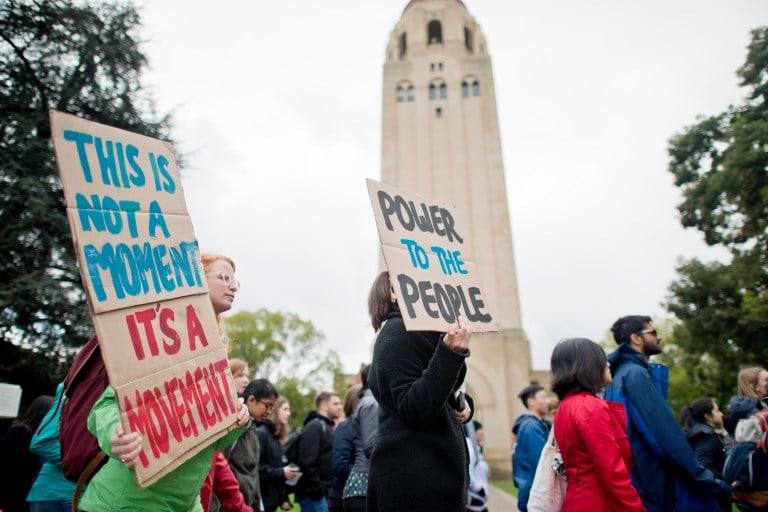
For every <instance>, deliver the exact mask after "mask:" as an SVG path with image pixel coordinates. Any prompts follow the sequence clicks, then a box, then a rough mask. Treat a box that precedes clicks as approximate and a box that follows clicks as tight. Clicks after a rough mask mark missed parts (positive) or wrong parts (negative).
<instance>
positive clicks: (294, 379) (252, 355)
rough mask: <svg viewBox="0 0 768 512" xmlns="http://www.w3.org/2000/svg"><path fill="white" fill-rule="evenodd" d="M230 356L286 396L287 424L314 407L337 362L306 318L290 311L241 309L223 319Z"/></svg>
mask: <svg viewBox="0 0 768 512" xmlns="http://www.w3.org/2000/svg"><path fill="white" fill-rule="evenodd" d="M226 326H227V338H228V341H229V346H230V353H229V355H230V356H231V357H239V358H240V359H243V360H244V361H246V362H247V363H248V368H249V370H250V375H251V377H252V378H266V379H269V380H270V381H271V382H273V383H274V384H275V386H276V387H277V389H278V392H279V393H280V394H281V395H284V396H285V397H286V398H288V400H289V402H290V403H291V408H292V409H293V412H294V416H293V417H292V423H294V424H295V425H297V424H300V423H301V420H303V418H304V416H303V415H304V413H306V412H307V411H309V410H310V409H312V408H314V397H315V395H316V394H317V392H319V391H322V390H328V389H332V388H333V386H334V382H335V376H336V375H337V374H339V373H341V363H340V361H339V356H338V354H336V352H335V351H333V350H330V349H328V348H327V346H326V340H325V336H324V335H323V333H322V332H320V331H318V330H317V329H316V328H315V326H314V325H312V322H310V321H308V320H303V319H301V318H300V317H299V316H298V315H296V314H295V313H283V312H279V311H268V310H266V309H264V308H262V309H259V310H258V311H253V312H248V311H243V312H239V313H236V314H234V315H232V316H230V317H228V318H227V319H226Z"/></svg>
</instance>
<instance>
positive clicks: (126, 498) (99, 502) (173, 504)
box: [79, 386, 246, 512]
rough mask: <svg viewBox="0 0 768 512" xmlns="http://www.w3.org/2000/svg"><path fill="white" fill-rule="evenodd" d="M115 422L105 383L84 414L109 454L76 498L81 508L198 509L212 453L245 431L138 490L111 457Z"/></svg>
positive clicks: (172, 511) (235, 432)
mask: <svg viewBox="0 0 768 512" xmlns="http://www.w3.org/2000/svg"><path fill="white" fill-rule="evenodd" d="M119 422H120V413H119V411H118V408H117V402H116V398H115V390H114V389H113V388H112V386H109V387H108V388H107V389H106V390H104V393H102V395H101V397H99V399H98V400H97V401H96V404H94V406H93V409H91V413H90V414H89V415H88V430H90V431H91V433H92V434H93V435H95V436H96V437H97V438H98V440H99V445H100V446H101V449H102V450H104V451H105V452H106V453H107V455H109V461H108V462H107V464H106V465H105V466H104V467H102V468H101V469H100V470H99V471H98V472H97V473H96V475H95V476H94V477H93V479H92V480H91V482H90V483H89V484H88V488H87V489H86V491H85V494H84V495H83V498H82V499H81V500H80V504H79V507H80V509H81V510H84V511H87V512H102V511H105V512H106V511H113V510H123V511H137V512H138V511H153V512H154V511H158V512H160V511H168V512H202V510H203V508H202V506H201V505H200V487H201V486H202V485H203V480H205V476H206V475H207V474H208V470H209V469H210V467H211V461H212V460H213V452H214V451H215V450H217V449H221V448H223V447H224V446H227V445H228V444H231V443H232V442H234V441H235V439H237V438H238V437H240V436H241V435H242V434H243V432H245V430H246V429H245V428H236V429H234V430H232V431H231V432H229V433H227V435H225V436H224V437H222V438H220V439H218V440H216V441H215V442H214V443H213V444H210V445H208V446H206V447H205V448H203V449H202V450H201V451H200V452H199V453H197V454H196V455H194V456H193V457H192V458H190V459H189V460H188V461H186V462H185V463H184V464H182V465H181V466H179V467H178V468H176V469H175V470H173V471H171V472H170V473H168V474H167V475H165V476H164V477H163V478H161V479H160V480H158V481H157V482H155V483H154V484H152V485H150V486H149V487H147V488H146V489H141V488H139V486H138V484H137V483H136V477H135V475H134V472H133V470H132V469H128V468H126V467H125V465H124V464H123V463H122V462H120V459H118V458H115V457H114V456H112V452H111V443H110V438H111V437H112V436H113V435H114V433H115V428H116V427H117V425H118V423H119Z"/></svg>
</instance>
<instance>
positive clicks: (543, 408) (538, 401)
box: [528, 389, 549, 416]
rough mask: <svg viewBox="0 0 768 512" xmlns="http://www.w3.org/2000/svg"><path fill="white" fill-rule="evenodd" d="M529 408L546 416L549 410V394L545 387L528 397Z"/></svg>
mask: <svg viewBox="0 0 768 512" xmlns="http://www.w3.org/2000/svg"><path fill="white" fill-rule="evenodd" d="M528 408H529V409H531V408H532V409H533V412H535V413H537V414H538V415H539V416H544V415H545V414H547V413H548V412H549V395H548V394H547V391H546V390H544V389H540V390H538V391H537V392H536V394H535V395H533V396H532V397H530V398H529V399H528Z"/></svg>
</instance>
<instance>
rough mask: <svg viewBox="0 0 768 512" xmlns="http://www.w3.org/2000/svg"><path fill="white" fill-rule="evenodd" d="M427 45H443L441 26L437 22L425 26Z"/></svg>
mask: <svg viewBox="0 0 768 512" xmlns="http://www.w3.org/2000/svg"><path fill="white" fill-rule="evenodd" d="M427 44H443V25H442V24H441V23H440V22H439V21H437V20H432V21H430V22H429V24H428V25H427Z"/></svg>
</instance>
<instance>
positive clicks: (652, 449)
mask: <svg viewBox="0 0 768 512" xmlns="http://www.w3.org/2000/svg"><path fill="white" fill-rule="evenodd" d="M611 331H612V334H613V337H614V339H615V341H616V343H617V345H618V348H617V349H616V350H615V351H614V352H612V353H611V354H609V355H608V356H607V357H606V354H605V351H604V350H603V349H602V347H600V346H599V345H598V344H596V343H594V342H593V341H590V340H588V339H583V338H573V339H567V340H563V341H561V342H560V343H558V345H557V346H556V347H555V349H554V351H553V353H552V358H551V361H550V364H551V370H552V390H553V391H554V392H555V394H556V395H557V398H558V405H557V411H556V413H555V414H554V415H552V414H551V412H552V411H551V410H548V409H547V406H546V404H547V394H546V391H545V390H544V389H543V388H542V387H541V386H538V385H531V386H528V387H527V388H525V389H524V390H523V391H522V392H521V393H520V398H521V399H522V401H523V404H524V405H525V406H526V409H527V411H526V413H525V414H523V415H522V416H521V417H520V418H518V420H517V421H516V422H515V426H514V427H513V436H514V439H515V443H514V447H513V471H514V482H515V485H516V486H517V487H518V489H519V495H518V509H519V510H521V511H526V510H528V495H529V493H530V492H531V488H532V487H536V486H537V482H536V481H535V479H534V476H536V475H538V474H537V473H536V469H537V466H538V464H539V462H540V459H539V457H540V456H541V454H542V453H544V452H543V447H544V444H545V443H546V442H547V435H548V432H549V430H550V429H553V432H554V436H553V437H554V440H555V442H556V446H557V448H558V450H559V453H560V454H561V456H562V464H563V466H564V471H565V475H566V477H567V487H566V492H565V495H564V499H563V503H562V510H569V511H579V510H584V511H587V510H647V511H652V512H662V511H681V512H682V511H704V512H708V511H711V512H717V511H719V510H723V511H730V510H731V506H732V502H734V503H735V506H736V507H738V508H739V510H743V511H751V510H763V509H764V507H766V506H768V492H766V491H768V487H766V488H762V487H759V486H758V485H755V482H756V481H757V479H756V478H751V477H742V476H741V475H739V474H738V468H739V466H740V464H743V460H742V459H743V458H744V454H745V453H750V450H752V451H754V449H755V448H756V447H758V446H760V447H762V446H765V443H766V433H765V428H764V427H760V425H765V424H766V423H767V422H768V410H765V411H763V409H765V408H766V407H765V406H766V404H768V370H766V369H764V368H760V367H753V368H746V369H743V370H741V372H739V374H738V377H737V379H738V395H737V396H735V397H733V398H732V399H731V400H730V402H729V405H728V407H727V409H726V411H725V412H722V411H720V408H719V406H718V404H717V401H716V400H714V399H712V398H709V397H704V398H701V399H698V400H695V401H694V402H692V403H691V404H689V405H687V406H685V407H684V408H683V409H682V411H680V422H678V421H677V419H676V418H675V415H674V413H673V412H672V410H671V408H670V407H669V405H668V403H667V389H668V373H667V368H666V367H665V366H663V365H660V364H657V363H653V362H651V361H650V357H651V356H653V355H655V354H659V353H660V352H661V336H659V334H658V332H657V331H656V329H655V328H654V327H653V325H652V323H651V318H650V317H647V316H638V315H632V316H625V317H622V318H620V319H618V320H617V321H616V322H615V323H614V324H613V326H612V328H611ZM757 415H760V417H758V416H757ZM760 419H762V423H761V422H760V421H759V420H760ZM553 420H554V425H553V424H552V423H553ZM723 433H724V435H723ZM742 448H743V449H742ZM542 462H543V460H542ZM547 462H549V461H547ZM753 464H754V462H753ZM729 467H731V468H733V469H732V470H731V471H730V472H729V471H728V469H729ZM751 467H752V468H753V469H754V468H755V467H757V466H754V465H753V466H751ZM766 471H768V467H767V469H766ZM766 478H768V475H766ZM747 480H752V482H751V483H750V482H747ZM541 485H546V484H544V483H542V484H541ZM755 503H763V505H754V504H755ZM537 507H538V504H537ZM536 510H539V509H538V508H537V509H536Z"/></svg>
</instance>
